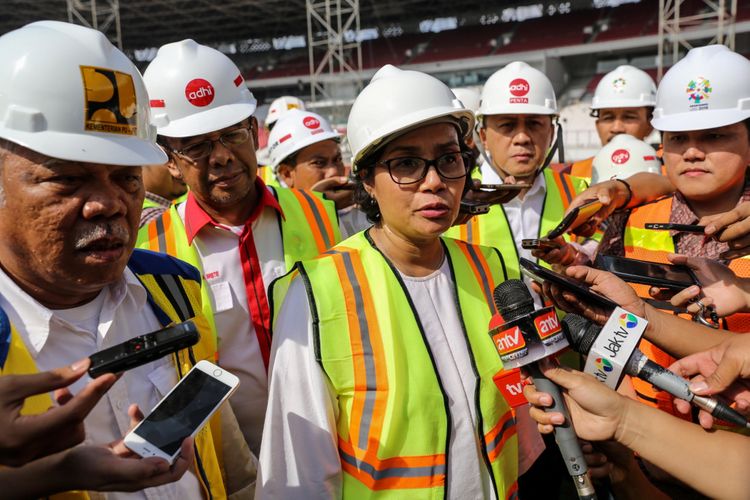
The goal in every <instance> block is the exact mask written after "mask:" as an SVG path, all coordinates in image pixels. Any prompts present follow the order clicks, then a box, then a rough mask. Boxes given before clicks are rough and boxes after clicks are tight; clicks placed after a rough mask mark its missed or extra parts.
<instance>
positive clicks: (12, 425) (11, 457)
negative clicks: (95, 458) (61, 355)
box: [0, 358, 117, 467]
mask: <svg viewBox="0 0 750 500" xmlns="http://www.w3.org/2000/svg"><path fill="white" fill-rule="evenodd" d="M89 364H90V361H89V359H88V358H86V359H84V360H81V361H78V362H76V363H74V364H73V365H72V366H70V367H63V368H57V369H55V370H50V371H47V372H42V373H35V374H32V375H3V376H2V377H0V464H3V465H9V466H16V467H17V466H20V465H23V464H25V463H27V462H29V461H31V460H34V459H37V458H40V457H43V456H46V455H50V454H53V453H56V452H59V451H61V450H64V449H67V448H70V447H72V446H75V445H76V444H78V443H80V442H81V441H83V439H84V437H85V431H84V427H83V419H84V418H86V416H87V415H88V414H89V412H90V411H91V410H92V409H93V408H94V406H95V405H96V403H97V402H98V401H99V399H100V398H101V397H102V396H103V395H104V393H106V392H107V390H109V388H110V387H112V385H113V384H114V383H115V381H116V380H117V377H115V376H114V375H113V374H105V375H102V376H100V377H97V378H96V379H94V380H92V381H91V382H89V383H88V385H86V387H84V388H83V389H82V390H81V391H80V392H79V393H78V394H76V395H75V396H72V395H71V393H70V391H68V390H67V389H65V387H67V386H69V385H70V384H72V383H74V382H75V381H76V380H78V379H79V378H81V377H82V376H83V375H84V374H85V373H86V370H87V369H88V367H89ZM51 391H56V392H55V398H56V399H57V401H58V404H59V406H53V407H52V408H51V409H49V410H48V411H46V412H45V413H41V414H38V415H21V408H22V407H23V404H24V400H25V399H26V398H27V397H30V396H34V395H36V394H44V393H48V392H51Z"/></svg>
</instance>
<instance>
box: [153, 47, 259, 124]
mask: <svg viewBox="0 0 750 500" xmlns="http://www.w3.org/2000/svg"><path fill="white" fill-rule="evenodd" d="M143 79H144V81H145V82H146V88H147V89H148V94H149V97H150V98H151V113H152V115H153V123H154V125H156V127H157V128H158V131H159V135H163V136H166V137H190V136H194V135H200V134H207V133H210V132H215V131H217V130H221V129H223V128H226V127H229V126H231V125H234V124H235V123H238V122H240V121H242V120H244V119H245V118H247V117H249V116H251V115H252V114H253V112H255V105H256V100H255V97H253V94H252V92H250V90H249V89H248V88H247V85H245V79H244V78H243V77H242V74H240V70H239V69H238V68H237V66H236V65H235V64H234V63H233V62H232V61H231V59H229V58H228V57H227V56H226V55H224V54H222V53H221V52H219V51H218V50H216V49H212V48H211V47H206V46H205V45H200V44H198V43H195V42H194V41H193V40H189V39H188V40H183V41H181V42H175V43H168V44H166V45H163V46H162V47H161V48H159V52H157V53H156V57H155V58H154V60H153V61H151V64H149V65H148V68H146V71H145V73H144V74H143Z"/></svg>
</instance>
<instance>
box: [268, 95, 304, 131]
mask: <svg viewBox="0 0 750 500" xmlns="http://www.w3.org/2000/svg"><path fill="white" fill-rule="evenodd" d="M293 109H301V110H302V111H304V110H305V109H306V108H305V103H304V102H302V99H300V98H298V97H294V96H291V95H285V96H281V97H278V98H276V99H274V100H273V102H272V103H271V105H270V106H269V107H268V115H267V116H266V126H269V125H273V124H274V123H276V120H278V119H279V118H281V117H282V116H284V115H285V114H286V112H287V111H291V110H293Z"/></svg>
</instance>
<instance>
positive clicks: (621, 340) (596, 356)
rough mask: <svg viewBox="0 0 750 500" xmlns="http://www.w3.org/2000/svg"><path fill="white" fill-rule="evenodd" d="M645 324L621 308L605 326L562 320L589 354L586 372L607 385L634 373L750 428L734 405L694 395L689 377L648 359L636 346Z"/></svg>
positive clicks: (581, 350) (570, 338)
mask: <svg viewBox="0 0 750 500" xmlns="http://www.w3.org/2000/svg"><path fill="white" fill-rule="evenodd" d="M645 326H646V320H645V319H643V318H640V317H638V316H636V315H634V314H631V313H629V312H627V311H625V310H624V309H621V308H617V309H615V312H614V313H612V316H610V318H609V319H608V320H607V322H606V323H605V324H604V326H603V327H602V326H599V325H596V324H594V323H592V322H591V321H589V320H587V319H585V318H582V317H581V316H578V315H576V314H568V315H567V316H565V318H563V320H562V329H563V332H564V333H565V336H566V338H567V339H568V342H569V344H570V347H571V348H572V349H573V350H574V351H576V352H578V353H580V354H583V355H584V356H587V358H586V367H585V369H584V371H585V372H586V373H590V374H591V375H593V376H594V377H596V378H597V379H598V380H599V381H600V382H603V383H604V384H606V385H607V386H608V387H610V388H612V389H617V386H618V385H620V381H621V380H622V378H623V376H624V375H625V374H628V375H632V376H634V377H638V378H639V379H641V380H645V381H646V382H648V383H650V384H651V385H653V386H654V387H656V388H657V389H660V390H662V391H665V392H668V393H669V394H671V395H672V396H674V397H676V398H678V399H683V400H685V401H688V402H690V403H693V404H694V405H695V406H697V407H699V408H701V409H703V410H705V411H707V412H708V413H710V414H711V415H713V416H714V417H716V418H718V419H720V420H724V421H726V422H730V423H732V424H735V425H738V426H740V427H745V428H750V423H748V421H747V419H745V417H743V416H742V415H741V414H740V413H738V412H737V411H735V410H734V409H732V407H730V406H729V405H727V404H726V403H724V402H723V401H720V400H718V399H716V398H711V397H706V396H698V395H696V394H694V393H693V392H692V391H691V390H690V387H689V385H688V381H687V380H685V379H684V378H682V377H680V376H679V375H677V374H675V373H673V372H671V371H669V370H667V369H666V368H664V367H663V366H661V365H658V364H656V363H654V362H653V361H651V360H650V359H648V358H647V357H646V355H645V354H643V352H641V351H640V350H639V349H638V348H637V344H638V342H639V341H640V339H641V335H642V333H643V330H645Z"/></svg>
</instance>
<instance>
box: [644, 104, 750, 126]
mask: <svg viewBox="0 0 750 500" xmlns="http://www.w3.org/2000/svg"><path fill="white" fill-rule="evenodd" d="M654 114H655V116H654V118H652V119H651V125H652V126H653V127H654V128H655V129H656V130H659V131H661V132H690V131H693V130H708V129H711V128H718V127H726V126H728V125H734V124H735V123H739V122H741V121H744V120H747V119H748V118H750V110H747V109H745V110H740V109H715V110H700V111H689V112H686V113H676V114H670V115H668V116H663V117H658V118H657V116H656V115H657V114H658V110H657V111H655V112H654Z"/></svg>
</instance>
